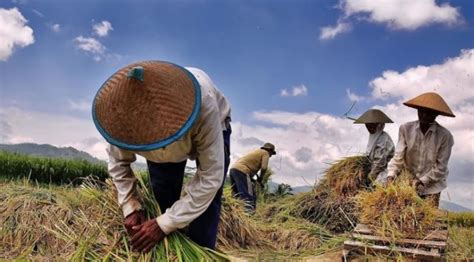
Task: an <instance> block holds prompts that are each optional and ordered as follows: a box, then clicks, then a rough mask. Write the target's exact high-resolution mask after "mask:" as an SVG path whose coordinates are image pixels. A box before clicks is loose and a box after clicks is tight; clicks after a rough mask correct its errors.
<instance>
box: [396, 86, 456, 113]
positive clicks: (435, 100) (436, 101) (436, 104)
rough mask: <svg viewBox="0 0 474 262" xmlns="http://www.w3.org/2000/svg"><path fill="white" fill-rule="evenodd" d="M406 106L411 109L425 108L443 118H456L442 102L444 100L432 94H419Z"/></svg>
mask: <svg viewBox="0 0 474 262" xmlns="http://www.w3.org/2000/svg"><path fill="white" fill-rule="evenodd" d="M403 104H404V105H406V106H409V107H413V108H417V109H418V108H427V109H431V110H434V111H436V112H438V113H439V114H440V115H443V116H450V117H456V116H455V115H454V113H453V111H451V109H450V108H449V106H448V104H446V102H445V101H444V99H443V98H442V97H441V96H440V95H438V94H437V93H434V92H428V93H424V94H421V95H419V96H417V97H415V98H412V99H410V100H408V101H406V102H405V103H403Z"/></svg>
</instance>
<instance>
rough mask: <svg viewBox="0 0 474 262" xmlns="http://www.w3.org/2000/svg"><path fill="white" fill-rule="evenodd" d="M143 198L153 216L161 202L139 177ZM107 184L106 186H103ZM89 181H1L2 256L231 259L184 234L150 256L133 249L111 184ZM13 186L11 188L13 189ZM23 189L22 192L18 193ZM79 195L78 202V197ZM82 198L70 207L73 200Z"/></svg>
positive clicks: (146, 259) (187, 259)
mask: <svg viewBox="0 0 474 262" xmlns="http://www.w3.org/2000/svg"><path fill="white" fill-rule="evenodd" d="M140 182H141V186H140V187H139V188H140V190H139V191H140V194H141V196H142V201H143V202H142V203H143V205H144V207H145V209H146V210H147V215H148V217H149V218H152V217H155V216H157V214H158V212H159V208H158V205H157V204H156V202H155V201H154V199H153V196H152V194H150V191H149V189H148V188H147V187H146V186H145V182H144V180H143V179H140ZM101 186H104V187H105V189H103V188H101ZM101 186H99V185H97V184H94V183H92V182H91V183H86V184H85V185H83V186H82V188H73V189H71V188H68V190H69V192H68V193H67V195H68V196H69V195H70V196H73V195H74V197H70V198H68V199H67V201H62V199H65V196H66V194H63V192H62V191H66V189H65V188H63V189H60V188H59V189H55V190H49V189H44V188H40V187H32V186H25V187H26V189H23V190H22V187H21V186H16V185H14V184H13V183H9V184H3V185H2V190H1V192H2V195H1V196H0V198H1V199H2V204H4V205H2V207H1V209H0V222H1V225H2V227H1V228H0V254H1V256H2V258H6V259H12V258H17V259H18V258H28V259H39V260H41V259H44V258H48V259H51V258H61V259H65V260H73V261H84V260H88V261H89V260H94V261H95V260H103V259H104V260H108V259H110V260H114V261H215V260H226V259H227V258H226V257H225V256H224V255H222V254H220V253H217V252H215V251H212V250H208V249H205V248H202V247H199V246H198V245H196V244H194V243H193V242H192V241H190V240H189V239H188V238H186V237H185V236H183V235H182V234H181V233H173V234H171V235H169V236H168V237H166V239H165V240H164V241H162V242H161V243H160V244H159V245H158V246H157V247H155V248H154V250H153V251H152V252H150V253H148V254H146V255H139V254H136V253H133V252H131V251H130V247H129V245H128V242H127V241H128V237H127V235H126V233H125V229H124V227H123V225H122V222H123V218H122V215H121V211H120V210H119V206H118V204H117V203H116V193H115V192H114V190H113V189H112V187H111V186H110V184H109V185H108V186H107V185H101ZM8 190H10V191H8ZM15 192H18V193H15ZM74 198H75V199H76V200H75V201H74V200H73V199H74ZM70 202H72V203H77V205H74V206H71V205H70V204H69V203H70Z"/></svg>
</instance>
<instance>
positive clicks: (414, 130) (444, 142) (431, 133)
mask: <svg viewBox="0 0 474 262" xmlns="http://www.w3.org/2000/svg"><path fill="white" fill-rule="evenodd" d="M403 104H404V105H406V106H409V107H413V108H416V109H417V110H418V121H413V122H408V123H405V124H403V125H401V126H400V131H399V133H398V144H397V148H396V151H395V156H394V157H393V158H392V160H391V161H390V162H389V164H388V177H389V181H392V180H393V179H394V178H396V177H397V175H398V174H399V173H400V171H401V170H402V169H403V168H406V169H407V170H408V172H410V174H412V175H413V176H414V180H413V186H414V187H415V188H416V189H417V192H418V194H419V195H420V196H421V197H422V198H425V199H430V200H431V201H432V202H433V204H434V205H435V206H436V207H438V206H439V198H440V194H441V191H442V190H443V189H445V188H446V186H447V185H446V179H447V177H448V173H449V171H448V161H449V157H450V156H451V148H452V147H453V144H454V140H453V136H452V135H451V133H450V132H449V131H448V130H447V129H446V128H444V127H443V126H441V125H440V124H438V123H437V122H436V121H435V119H436V117H437V116H438V115H443V116H449V117H455V116H454V114H453V112H452V111H451V109H450V108H449V106H448V105H447V104H446V102H445V101H444V99H443V98H442V97H441V96H440V95H438V94H437V93H424V94H421V95H419V96H417V97H415V98H413V99H411V100H409V101H407V102H405V103H403Z"/></svg>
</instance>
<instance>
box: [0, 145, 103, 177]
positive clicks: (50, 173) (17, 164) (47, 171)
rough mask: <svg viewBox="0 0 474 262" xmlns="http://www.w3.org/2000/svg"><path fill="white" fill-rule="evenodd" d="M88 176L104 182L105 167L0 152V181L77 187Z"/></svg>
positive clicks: (77, 161)
mask: <svg viewBox="0 0 474 262" xmlns="http://www.w3.org/2000/svg"><path fill="white" fill-rule="evenodd" d="M88 176H93V177H96V178H97V179H99V180H102V181H104V180H105V179H106V178H107V177H108V174H107V167H106V165H105V164H94V163H90V162H87V161H85V160H82V161H81V160H67V159H60V158H45V157H34V156H27V155H22V154H18V153H10V152H6V151H0V178H2V179H19V178H28V179H30V180H32V181H36V182H40V183H47V184H50V183H52V184H57V185H59V184H69V183H71V184H74V185H78V184H80V183H81V182H82V180H83V179H84V178H85V177H88Z"/></svg>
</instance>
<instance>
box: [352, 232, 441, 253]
mask: <svg viewBox="0 0 474 262" xmlns="http://www.w3.org/2000/svg"><path fill="white" fill-rule="evenodd" d="M352 237H354V238H356V239H364V240H370V241H380V242H383V243H392V242H393V241H392V240H390V239H388V238H383V237H378V236H371V235H362V234H357V233H353V234H352ZM395 243H397V244H408V245H415V246H419V247H427V248H439V249H445V248H446V242H445V241H430V240H417V239H399V240H396V241H395Z"/></svg>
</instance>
